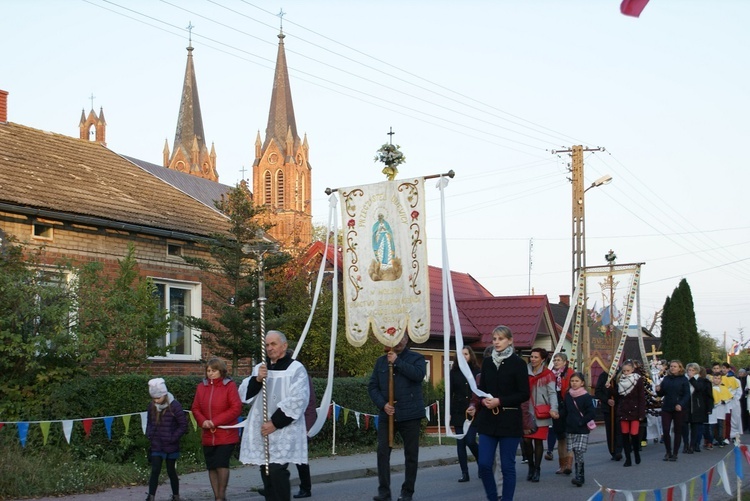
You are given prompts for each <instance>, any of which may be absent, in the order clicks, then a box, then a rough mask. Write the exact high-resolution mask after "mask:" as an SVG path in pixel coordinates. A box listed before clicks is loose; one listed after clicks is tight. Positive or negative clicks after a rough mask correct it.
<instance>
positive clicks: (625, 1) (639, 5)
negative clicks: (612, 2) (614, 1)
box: [620, 0, 648, 17]
mask: <svg viewBox="0 0 750 501" xmlns="http://www.w3.org/2000/svg"><path fill="white" fill-rule="evenodd" d="M647 3H648V0H622V3H621V4H620V12H622V13H623V14H625V15H626V16H633V17H640V15H641V12H643V9H645V8H646V4H647Z"/></svg>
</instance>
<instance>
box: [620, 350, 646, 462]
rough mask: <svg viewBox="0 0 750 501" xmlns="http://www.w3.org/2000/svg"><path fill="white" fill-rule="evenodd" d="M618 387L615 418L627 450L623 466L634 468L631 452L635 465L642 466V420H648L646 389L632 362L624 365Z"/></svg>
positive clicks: (627, 361) (624, 447)
mask: <svg viewBox="0 0 750 501" xmlns="http://www.w3.org/2000/svg"><path fill="white" fill-rule="evenodd" d="M616 385H617V388H616V391H617V393H616V394H615V400H616V402H617V404H616V407H615V417H616V418H617V421H618V422H619V423H620V431H622V448H623V449H624V450H625V463H624V464H623V466H626V467H627V466H632V464H633V463H632V461H631V459H630V453H631V452H632V453H633V455H634V456H635V464H641V448H640V445H641V439H640V432H641V420H643V419H646V387H645V384H644V381H643V378H642V377H641V376H640V375H639V374H638V373H636V372H635V365H633V362H631V361H630V360H626V361H625V362H624V363H623V364H622V368H621V370H620V374H619V375H618V376H617V378H616Z"/></svg>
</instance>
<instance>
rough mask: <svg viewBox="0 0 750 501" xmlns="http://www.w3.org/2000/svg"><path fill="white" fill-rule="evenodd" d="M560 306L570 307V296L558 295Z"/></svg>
mask: <svg viewBox="0 0 750 501" xmlns="http://www.w3.org/2000/svg"><path fill="white" fill-rule="evenodd" d="M560 304H564V305H565V306H570V294H560Z"/></svg>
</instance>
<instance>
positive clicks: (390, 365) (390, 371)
mask: <svg viewBox="0 0 750 501" xmlns="http://www.w3.org/2000/svg"><path fill="white" fill-rule="evenodd" d="M393 394H394V387H393V362H388V405H390V406H391V407H393V404H394V401H393ZM395 417H396V413H393V414H390V415H389V416H388V447H390V448H393V433H394V428H395V427H396V425H395V421H394V418H395Z"/></svg>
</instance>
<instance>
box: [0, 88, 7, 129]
mask: <svg viewBox="0 0 750 501" xmlns="http://www.w3.org/2000/svg"><path fill="white" fill-rule="evenodd" d="M7 121H8V91H7V90H0V123H5V122H7Z"/></svg>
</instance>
